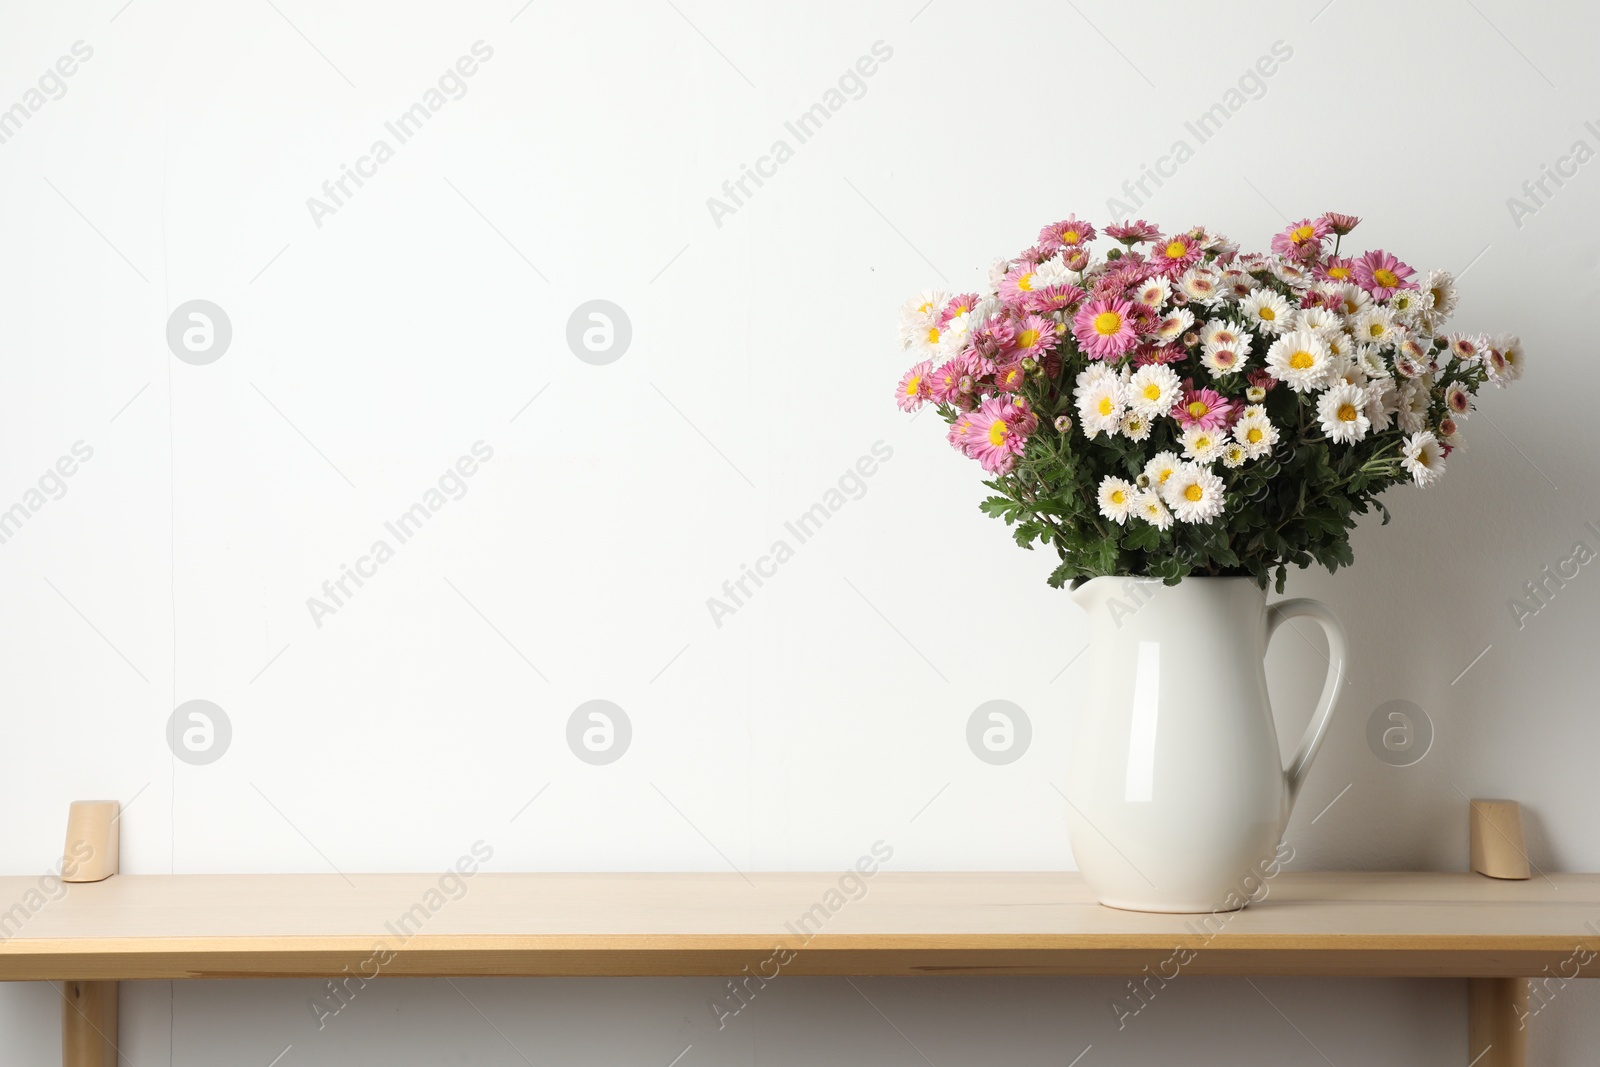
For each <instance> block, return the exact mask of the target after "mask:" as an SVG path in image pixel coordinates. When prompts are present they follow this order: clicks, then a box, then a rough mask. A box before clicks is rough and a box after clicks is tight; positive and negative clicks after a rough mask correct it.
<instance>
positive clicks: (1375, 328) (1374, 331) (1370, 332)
mask: <svg viewBox="0 0 1600 1067" xmlns="http://www.w3.org/2000/svg"><path fill="white" fill-rule="evenodd" d="M1367 336H1368V337H1382V336H1383V323H1381V322H1374V323H1373V324H1372V325H1371V326H1368V327H1367Z"/></svg>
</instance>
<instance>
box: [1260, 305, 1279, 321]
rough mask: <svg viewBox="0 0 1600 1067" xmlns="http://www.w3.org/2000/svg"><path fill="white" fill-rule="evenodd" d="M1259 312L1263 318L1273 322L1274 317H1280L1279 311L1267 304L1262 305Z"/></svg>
mask: <svg viewBox="0 0 1600 1067" xmlns="http://www.w3.org/2000/svg"><path fill="white" fill-rule="evenodd" d="M1259 314H1260V316H1261V317H1262V318H1263V319H1265V320H1267V321H1268V322H1271V321H1272V320H1273V319H1275V318H1277V317H1278V313H1277V312H1276V311H1273V310H1272V309H1271V308H1270V307H1267V306H1265V305H1263V306H1262V308H1261V311H1260V312H1259Z"/></svg>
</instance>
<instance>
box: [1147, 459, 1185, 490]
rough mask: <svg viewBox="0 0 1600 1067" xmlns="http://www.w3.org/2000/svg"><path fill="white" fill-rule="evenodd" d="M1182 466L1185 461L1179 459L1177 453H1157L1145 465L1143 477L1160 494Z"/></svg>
mask: <svg viewBox="0 0 1600 1067" xmlns="http://www.w3.org/2000/svg"><path fill="white" fill-rule="evenodd" d="M1181 466H1183V460H1181V459H1179V458H1178V454H1177V453H1176V452H1157V453H1156V454H1155V455H1154V456H1151V457H1150V462H1148V463H1146V464H1145V465H1144V474H1143V475H1142V477H1143V478H1145V479H1146V480H1147V481H1148V482H1149V484H1150V487H1151V488H1152V489H1154V490H1156V491H1157V492H1160V491H1161V490H1163V489H1165V488H1166V485H1167V480H1168V479H1169V478H1171V477H1172V476H1173V474H1175V473H1177V470H1178V468H1179V467H1181Z"/></svg>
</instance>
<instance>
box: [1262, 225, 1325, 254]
mask: <svg viewBox="0 0 1600 1067" xmlns="http://www.w3.org/2000/svg"><path fill="white" fill-rule="evenodd" d="M1329 232H1330V229H1329V226H1328V223H1327V222H1326V220H1324V219H1320V218H1318V219H1301V220H1300V221H1299V222H1296V223H1293V224H1292V225H1290V226H1289V227H1288V228H1287V229H1285V230H1284V231H1283V232H1282V233H1280V234H1277V235H1275V236H1274V237H1273V238H1272V250H1273V251H1274V252H1276V253H1278V254H1279V255H1282V256H1288V257H1289V258H1290V259H1298V260H1310V259H1315V258H1316V255H1317V253H1318V252H1320V251H1321V250H1322V242H1323V240H1324V239H1326V238H1327V236H1328V234H1329Z"/></svg>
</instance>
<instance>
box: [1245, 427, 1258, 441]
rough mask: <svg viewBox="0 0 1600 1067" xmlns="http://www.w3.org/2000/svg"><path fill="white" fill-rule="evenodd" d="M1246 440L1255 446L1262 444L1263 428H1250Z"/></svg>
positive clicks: (1246, 433) (1246, 432)
mask: <svg viewBox="0 0 1600 1067" xmlns="http://www.w3.org/2000/svg"><path fill="white" fill-rule="evenodd" d="M1244 439H1245V440H1246V441H1249V442H1250V443H1251V444H1253V445H1258V444H1260V443H1261V427H1259V426H1252V427H1250V429H1249V430H1247V431H1245V435H1244Z"/></svg>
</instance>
